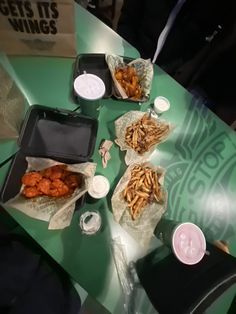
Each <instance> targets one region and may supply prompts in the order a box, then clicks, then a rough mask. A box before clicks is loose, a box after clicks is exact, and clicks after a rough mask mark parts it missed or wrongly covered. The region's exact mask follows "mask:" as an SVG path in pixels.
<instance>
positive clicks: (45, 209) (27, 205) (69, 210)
mask: <svg viewBox="0 0 236 314" xmlns="http://www.w3.org/2000/svg"><path fill="white" fill-rule="evenodd" d="M26 159H27V162H28V168H27V171H26V172H29V171H33V170H35V171H40V170H43V169H45V168H48V167H51V166H54V165H60V164H62V163H60V162H57V161H54V160H52V159H48V158H36V157H26ZM96 166H97V165H96V164H95V163H91V162H86V163H80V164H68V165H67V170H69V171H72V172H78V173H81V174H82V175H83V176H84V184H83V185H82V187H80V188H77V189H75V191H74V192H73V194H72V195H71V196H69V197H59V198H53V197H48V196H39V197H36V198H33V199H27V198H25V197H24V196H22V195H21V191H22V189H23V186H22V187H21V191H20V193H19V194H17V195H16V196H15V197H14V198H13V199H11V200H9V201H8V202H7V205H8V206H10V207H13V208H16V209H18V210H20V211H21V212H23V213H24V214H26V215H28V216H30V217H32V218H35V219H39V220H43V221H48V222H49V226H48V229H63V228H65V227H67V226H69V225H70V223H71V219H72V216H73V213H74V210H75V202H76V201H77V200H78V199H79V198H80V197H82V196H83V195H84V194H85V193H86V192H87V190H88V181H89V179H90V178H91V177H93V176H94V173H95V171H96Z"/></svg>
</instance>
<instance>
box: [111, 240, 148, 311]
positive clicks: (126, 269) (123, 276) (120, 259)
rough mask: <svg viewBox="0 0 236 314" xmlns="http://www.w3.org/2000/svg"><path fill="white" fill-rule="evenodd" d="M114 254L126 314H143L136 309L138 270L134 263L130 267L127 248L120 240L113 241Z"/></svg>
mask: <svg viewBox="0 0 236 314" xmlns="http://www.w3.org/2000/svg"><path fill="white" fill-rule="evenodd" d="M112 254H113V258H114V261H115V265H116V270H117V274H118V277H119V280H120V284H121V287H122V291H123V295H124V310H125V313H126V314H143V313H141V312H138V311H137V310H136V308H135V297H136V293H137V287H139V283H138V279H137V276H136V270H135V267H134V264H133V263H131V264H130V265H128V263H127V258H126V255H125V247H124V245H123V244H122V243H121V240H120V238H114V239H113V240H112Z"/></svg>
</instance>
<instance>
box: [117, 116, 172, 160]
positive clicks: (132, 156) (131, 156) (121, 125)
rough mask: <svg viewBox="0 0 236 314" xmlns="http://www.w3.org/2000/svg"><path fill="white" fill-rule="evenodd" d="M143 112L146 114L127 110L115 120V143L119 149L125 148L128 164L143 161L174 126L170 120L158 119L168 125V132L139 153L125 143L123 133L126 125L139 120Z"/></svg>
mask: <svg viewBox="0 0 236 314" xmlns="http://www.w3.org/2000/svg"><path fill="white" fill-rule="evenodd" d="M144 114H146V113H145V112H141V111H129V112H127V113H125V114H124V115H123V116H121V117H120V118H118V119H117V120H116V121H115V132H116V139H115V143H116V144H117V145H118V146H120V150H122V151H124V150H126V151H127V152H126V155H125V163H126V165H130V164H132V163H137V162H143V161H145V160H147V159H148V157H149V156H150V155H151V154H152V153H153V151H154V150H155V149H156V148H157V146H158V145H159V144H161V143H163V142H164V141H165V140H166V139H167V138H168V136H169V134H170V133H171V131H172V130H173V128H174V125H172V124H171V123H170V122H167V121H165V120H160V119H158V120H157V122H160V123H164V124H167V125H169V132H168V133H167V134H165V135H164V136H163V137H161V138H160V142H158V143H157V144H155V145H153V146H152V147H151V148H150V149H149V151H147V152H146V153H144V154H143V155H140V154H138V153H137V152H136V151H135V150H133V149H132V148H131V147H130V146H129V145H128V144H126V142H125V134H126V129H127V127H128V126H130V125H131V124H132V123H134V122H136V121H138V120H140V119H141V118H142V117H143V115H144ZM152 119H155V118H152Z"/></svg>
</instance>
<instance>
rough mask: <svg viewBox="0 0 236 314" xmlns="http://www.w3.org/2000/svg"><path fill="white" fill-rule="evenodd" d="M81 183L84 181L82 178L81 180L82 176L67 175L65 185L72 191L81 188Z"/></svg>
mask: <svg viewBox="0 0 236 314" xmlns="http://www.w3.org/2000/svg"><path fill="white" fill-rule="evenodd" d="M81 181H82V178H81V175H79V174H73V173H72V174H69V175H67V176H66V178H65V184H66V185H67V186H68V187H69V188H71V189H75V188H77V187H78V186H80V185H81Z"/></svg>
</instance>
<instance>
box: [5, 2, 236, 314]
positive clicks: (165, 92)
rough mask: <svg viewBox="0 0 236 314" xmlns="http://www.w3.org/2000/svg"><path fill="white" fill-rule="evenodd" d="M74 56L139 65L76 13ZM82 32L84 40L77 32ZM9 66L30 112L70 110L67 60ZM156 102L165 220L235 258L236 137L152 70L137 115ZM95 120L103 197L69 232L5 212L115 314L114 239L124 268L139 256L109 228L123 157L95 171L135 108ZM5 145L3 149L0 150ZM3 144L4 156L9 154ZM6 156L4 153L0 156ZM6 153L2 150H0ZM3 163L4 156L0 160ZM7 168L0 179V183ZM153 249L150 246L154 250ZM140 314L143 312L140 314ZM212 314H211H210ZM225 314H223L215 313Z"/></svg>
mask: <svg viewBox="0 0 236 314" xmlns="http://www.w3.org/2000/svg"><path fill="white" fill-rule="evenodd" d="M76 14H77V16H78V25H77V27H78V52H79V53H82V52H83V53H84V52H112V53H116V54H121V55H126V56H130V57H138V53H137V51H136V50H135V49H134V48H132V47H131V46H129V45H128V44H127V43H126V42H124V41H123V40H122V39H121V38H120V37H119V36H118V35H117V34H115V33H114V32H113V31H112V30H110V29H109V28H108V27H107V26H105V25H104V24H103V23H102V22H100V21H98V20H97V19H96V18H94V17H93V16H91V15H90V14H88V12H87V11H85V10H84V9H82V8H80V7H77V10H76ZM85 26H86V30H87V31H86V34H85V32H83V31H82V30H83V29H84V28H85ZM35 60H36V58H33V57H32V58H30V57H29V58H20V57H12V58H10V59H9V61H10V66H11V67H12V69H14V72H15V75H16V78H17V80H18V81H19V82H20V86H21V88H22V90H23V91H24V93H25V95H26V97H27V100H28V102H29V104H34V103H38V104H42V105H46V106H50V107H60V108H65V109H74V108H75V106H76V104H74V103H73V102H72V100H71V99H70V89H71V84H70V83H71V77H72V66H73V61H74V60H73V59H66V58H64V59H63V58H37V62H35ZM158 95H162V96H165V97H167V98H168V99H169V101H170V103H171V107H170V110H169V111H168V112H166V113H164V114H163V115H162V117H163V119H166V120H169V121H170V122H171V123H172V124H173V125H174V126H175V128H174V130H173V132H172V134H171V136H170V137H169V138H168V139H167V140H166V142H164V143H162V144H161V145H160V146H158V149H157V150H156V151H155V153H154V154H153V155H152V157H151V161H152V162H153V163H154V164H157V165H161V166H162V167H164V168H166V176H165V186H166V188H167V190H168V208H167V212H166V216H168V217H170V218H173V219H176V220H180V221H192V222H195V223H196V224H198V225H199V226H200V227H201V228H202V229H203V231H204V232H205V234H206V236H207V239H209V240H210V241H211V240H216V239H224V240H227V241H228V242H229V246H230V251H231V253H232V254H233V255H234V256H236V245H235V243H236V242H235V239H236V237H235V232H236V228H235V225H234V218H235V213H236V211H235V205H234V204H235V198H236V196H235V187H236V167H235V165H236V154H235V152H236V136H235V133H234V131H232V130H231V129H230V128H229V127H228V126H227V125H226V124H224V123H223V122H222V121H221V120H219V119H218V118H217V117H216V116H215V115H214V114H213V113H212V112H211V111H209V110H208V109H207V108H206V107H205V106H204V105H203V104H201V103H200V102H198V101H196V100H195V99H194V98H193V97H192V95H191V94H189V93H188V92H187V91H186V90H185V89H184V88H182V87H181V86H180V85H179V84H177V83H176V82H175V81H174V80H173V79H172V78H171V77H169V76H168V75H167V74H166V73H165V72H163V71H162V70H161V69H160V68H158V67H156V66H155V74H154V80H153V84H152V91H151V96H150V101H149V102H148V103H146V104H143V105H142V106H141V107H140V109H141V110H142V111H146V109H147V108H148V106H149V104H150V103H152V101H153V99H154V98H155V97H156V96H158ZM103 103H104V106H103V108H102V110H101V113H100V116H99V128H98V135H97V141H96V147H95V151H94V155H93V159H94V161H95V162H97V171H96V173H99V174H103V175H105V176H106V177H107V178H108V179H109V181H110V183H111V191H110V193H109V194H108V196H107V197H106V198H105V199H103V200H100V201H98V202H96V203H94V204H89V203H86V204H85V205H84V207H83V208H82V209H81V210H80V211H79V212H78V211H77V212H76V213H75V214H74V217H73V220H72V223H71V225H70V227H68V228H66V229H64V230H57V231H49V230H48V229H47V225H48V224H47V223H45V222H42V221H38V220H34V219H32V218H29V217H27V216H25V215H24V214H22V213H20V212H19V211H17V210H14V209H11V208H7V210H8V212H9V213H10V214H11V215H12V216H13V217H14V218H15V219H16V221H17V222H18V223H19V224H20V225H21V226H22V227H23V228H24V229H25V230H26V231H27V232H28V233H29V234H30V235H31V236H32V237H33V238H34V239H35V241H37V242H38V243H39V244H40V245H41V246H42V247H43V248H44V250H46V251H47V252H48V253H49V254H50V255H51V256H52V257H53V258H54V259H55V260H56V261H57V262H58V263H59V264H60V265H61V266H62V267H63V268H64V269H65V270H66V271H67V272H68V273H69V274H70V276H71V277H72V278H73V279H74V280H76V281H77V282H78V283H79V284H80V285H81V286H82V287H83V288H84V289H85V290H86V291H87V292H88V293H89V294H90V295H91V296H93V297H94V298H95V299H96V300H97V301H99V302H100V303H101V304H103V305H104V307H106V308H107V309H108V310H109V311H110V312H111V313H122V302H121V296H122V291H121V287H120V284H119V280H118V276H117V273H116V270H115V265H114V261H113V257H112V254H111V239H112V238H114V237H116V236H119V237H120V238H121V241H122V242H123V243H124V244H125V246H126V253H127V258H128V260H135V259H136V258H137V257H139V256H141V255H142V254H144V251H143V250H142V248H141V247H140V246H139V244H138V243H136V242H135V241H134V240H133V239H132V238H131V237H130V236H129V235H128V234H127V233H126V232H125V231H124V230H123V229H122V228H121V227H120V226H119V225H118V224H116V223H115V222H114V220H113V216H112V209H111V202H110V199H111V195H112V192H113V190H114V188H115V186H116V184H117V183H118V181H119V179H120V177H121V176H122V174H123V173H124V171H125V169H126V166H125V164H124V152H120V151H119V148H118V146H117V145H115V144H114V145H113V147H112V148H111V151H110V152H111V156H112V159H111V160H110V161H109V164H108V167H107V168H106V169H103V168H102V164H101V159H100V156H99V154H98V148H99V145H100V142H101V140H102V139H111V140H114V138H115V133H114V132H115V131H114V121H115V120H116V118H118V117H120V116H121V115H122V114H123V113H125V112H127V111H129V110H133V109H137V108H139V107H138V105H135V104H131V103H129V102H125V101H117V100H114V99H107V100H104V101H103ZM4 145H5V146H4ZM11 145H12V144H11V143H10V142H9V149H8V150H9V152H10V151H11V150H12V146H11ZM6 146H7V145H6V144H5V143H1V144H0V150H1V154H2V149H3V147H6ZM4 150H5V148H4ZM5 151H6V150H5ZM5 156H7V153H5ZM7 169H8V165H5V167H4V168H3V169H1V172H0V181H1V182H2V181H3V179H4V176H5V174H6V171H7ZM88 209H96V210H99V211H100V213H101V215H102V221H103V225H102V229H101V231H100V232H99V233H98V234H97V235H95V236H85V235H83V234H81V231H80V229H79V226H78V218H79V215H80V214H81V213H82V212H84V211H85V210H88ZM157 244H158V241H157V240H155V239H154V240H153V245H154V246H155V245H157ZM146 313H147V312H146ZM214 313H216V311H215V312H214ZM219 313H221V314H222V313H224V312H222V311H221V312H219Z"/></svg>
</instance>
